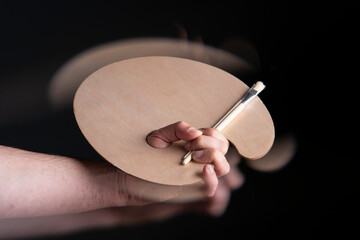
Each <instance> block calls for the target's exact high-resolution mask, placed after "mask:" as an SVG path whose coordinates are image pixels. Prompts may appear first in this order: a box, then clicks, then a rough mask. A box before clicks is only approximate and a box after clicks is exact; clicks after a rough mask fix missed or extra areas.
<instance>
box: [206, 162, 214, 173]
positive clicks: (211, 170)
mask: <svg viewBox="0 0 360 240" xmlns="http://www.w3.org/2000/svg"><path fill="white" fill-rule="evenodd" d="M205 169H206V171H207V172H208V173H210V174H213V173H214V168H213V167H212V166H211V165H209V164H208V165H206V166H205Z"/></svg>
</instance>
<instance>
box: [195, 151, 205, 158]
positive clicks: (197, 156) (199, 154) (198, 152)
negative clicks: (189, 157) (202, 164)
mask: <svg viewBox="0 0 360 240" xmlns="http://www.w3.org/2000/svg"><path fill="white" fill-rule="evenodd" d="M203 155H204V151H203V150H198V151H195V152H194V153H193V157H194V158H201V157H202V156H203Z"/></svg>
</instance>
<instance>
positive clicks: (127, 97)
mask: <svg viewBox="0 0 360 240" xmlns="http://www.w3.org/2000/svg"><path fill="white" fill-rule="evenodd" d="M248 89H249V87H248V86H246V84H244V83H243V82H242V81H240V80H239V79H237V78H236V77H234V76H232V75H231V74H229V73H227V72H225V71H223V70H221V69H218V68H215V67H213V66H211V65H207V64H204V63H200V62H196V61H193V60H187V59H182V58H175V57H141V58H133V59H129V60H124V61H120V62H116V63H113V64H110V65H107V66H105V67H103V68H101V69H99V70H97V71H96V72H94V73H93V74H91V75H90V76H89V77H88V78H87V79H86V80H85V81H84V82H83V83H82V84H81V85H80V87H79V88H78V90H77V92H76V95H75V99H74V113H75V117H76V120H77V123H78V125H79V127H80V129H81V131H82V133H83V134H84V136H85V137H86V139H87V140H88V141H89V143H90V144H91V145H92V146H93V147H94V149H95V150H96V151H97V152H98V153H99V154H101V155H102V156H103V157H104V158H105V159H106V160H107V161H109V162H110V163H112V164H113V165H114V166H116V167H118V168H120V169H121V170H123V171H125V172H126V173H128V174H131V175H133V176H135V177H138V178H141V179H143V180H147V181H150V182H154V183H159V184H166V185H176V186H179V185H186V184H192V183H195V182H198V181H201V180H202V168H203V164H199V163H195V162H190V163H189V164H187V165H182V164H181V159H182V157H183V155H184V154H185V153H186V151H185V150H184V148H183V142H177V143H173V144H172V145H171V146H169V147H168V148H166V149H156V148H153V147H151V146H149V145H148V144H147V142H146V140H145V137H146V136H147V134H148V133H149V132H151V131H152V130H155V129H158V128H161V127H164V126H166V125H169V124H171V123H174V122H177V121H179V120H182V121H185V122H187V123H189V124H190V125H192V126H194V127H196V128H201V127H210V126H213V125H214V123H216V122H217V121H218V120H219V119H220V118H221V117H222V116H223V115H224V114H225V113H226V112H227V111H228V110H229V109H230V108H231V107H232V106H233V105H234V103H236V102H237V101H238V100H239V99H240V98H241V96H243V95H244V93H245V92H246V91H247V90H248ZM222 133H223V134H224V135H225V137H226V138H227V139H228V140H229V141H230V142H232V143H233V144H234V145H235V147H236V149H237V150H238V152H239V154H240V155H241V156H243V157H245V158H248V159H257V158H260V157H262V156H264V155H265V154H266V153H267V152H268V151H269V150H270V148H271V146H272V143H273V141H274V135H275V133H274V125H273V122H272V119H271V116H270V114H269V112H268V111H267V109H266V107H265V105H264V104H263V103H262V101H261V100H260V98H259V97H256V98H255V99H254V100H253V101H252V102H251V103H250V104H249V105H248V106H247V107H246V108H245V109H244V110H243V111H242V112H241V113H240V114H239V116H237V117H236V118H235V119H234V120H233V121H232V122H231V123H230V124H229V125H228V126H227V127H226V128H225V129H223V130H222Z"/></svg>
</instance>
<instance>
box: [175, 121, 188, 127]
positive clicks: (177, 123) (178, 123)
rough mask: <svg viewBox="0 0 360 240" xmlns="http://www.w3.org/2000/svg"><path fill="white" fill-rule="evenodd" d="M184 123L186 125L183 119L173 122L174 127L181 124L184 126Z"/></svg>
mask: <svg viewBox="0 0 360 240" xmlns="http://www.w3.org/2000/svg"><path fill="white" fill-rule="evenodd" d="M184 125H186V123H185V122H184V121H178V122H176V123H175V126H176V127H181V126H184Z"/></svg>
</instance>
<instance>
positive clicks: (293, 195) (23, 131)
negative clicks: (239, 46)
mask: <svg viewBox="0 0 360 240" xmlns="http://www.w3.org/2000/svg"><path fill="white" fill-rule="evenodd" d="M358 10H359V9H358V8H355V6H353V5H352V4H351V3H350V2H347V1H341V3H338V2H331V3H330V2H327V1H326V2H324V3H321V2H317V1H309V2H306V1H301V2H297V3H294V1H289V2H287V1H237V2H235V3H230V2H224V1H219V2H210V1H209V2H206V1H203V2H193V1H189V2H185V1H98V2H87V1H76V2H75V1H74V2H66V1H7V2H5V1H2V2H0V36H1V37H0V94H1V95H0V100H1V101H0V118H1V119H2V121H0V123H3V124H2V125H1V126H0V144H2V145H8V146H14V147H19V148H23V149H28V150H33V151H39V152H45V153H52V154H61V155H66V156H72V157H81V158H93V157H94V156H95V155H96V153H95V152H93V151H92V150H91V148H90V147H89V146H88V144H87V143H86V142H84V140H83V138H82V136H81V133H80V132H79V130H78V129H77V127H76V123H75V121H74V119H73V115H72V110H71V109H69V110H63V111H61V112H52V109H51V107H50V104H49V103H48V101H47V96H46V90H47V84H48V82H49V80H50V78H51V76H52V75H53V74H54V72H55V71H56V70H57V69H58V68H59V67H60V66H61V64H63V63H64V62H65V61H66V60H68V59H69V58H71V57H72V56H74V55H75V54H77V53H79V52H80V51H82V50H85V49H87V48H89V47H92V46H94V45H97V44H100V43H104V42H109V41H112V40H119V39H127V38H133V37H153V36H155V37H158V36H160V37H177V35H178V32H177V29H176V27H175V26H177V25H181V26H183V27H184V28H185V29H186V30H187V32H188V36H189V38H190V39H192V38H197V37H198V36H201V38H202V39H203V41H204V43H205V44H208V45H211V46H215V47H217V46H220V45H221V44H222V43H223V42H224V41H225V40H227V39H229V38H232V37H241V38H243V39H246V40H247V41H248V42H250V43H251V44H252V45H254V46H255V48H256V49H257V51H258V53H259V56H260V60H261V72H260V73H259V74H258V75H256V76H252V77H249V76H247V77H246V76H244V78H242V76H239V78H241V79H243V80H244V81H245V82H247V81H248V82H247V83H248V84H251V83H252V82H253V80H254V78H255V79H262V80H263V81H264V82H265V83H266V85H267V87H268V89H267V91H264V93H263V95H262V99H263V101H264V102H265V103H266V106H267V107H268V109H269V111H270V113H271V115H272V117H273V120H274V123H275V128H276V133H277V135H282V134H285V133H291V134H293V135H294V136H295V137H296V140H297V152H296V155H295V157H294V159H293V160H292V161H291V162H290V163H289V164H288V165H287V166H286V167H285V168H284V169H282V170H280V171H278V172H275V173H259V172H256V171H254V170H252V169H249V168H248V167H247V166H245V165H241V166H240V167H241V169H242V171H243V172H244V174H245V177H246V182H245V185H244V186H243V187H242V188H241V189H240V190H238V191H236V192H234V194H233V197H232V200H231V202H230V205H229V207H228V210H227V212H226V213H225V215H223V216H222V217H219V218H211V217H206V216H198V215H190V216H189V215H185V216H178V217H175V218H173V219H171V220H169V221H166V222H161V223H152V224H148V225H142V226H138V227H128V228H126V227H120V228H112V229H102V230H98V229H94V230H91V231H85V232H79V233H75V234H71V235H65V236H62V235H61V236H57V237H52V238H55V239H82V238H85V239H95V238H98V237H99V236H102V237H107V238H110V237H114V238H123V237H130V236H131V237H132V238H142V237H160V238H164V239H165V238H166V239H167V238H170V235H169V234H171V235H175V237H176V238H188V237H192V236H197V237H206V236H207V237H217V236H219V237H220V236H229V237H232V238H235V237H236V238H239V239H240V238H245V239H248V238H252V239H256V238H265V237H284V238H285V237H286V238H291V239H294V238H312V237H313V238H319V237H325V236H326V237H329V236H342V237H344V236H356V235H358V233H357V229H356V228H357V226H358V224H359V221H358V219H357V217H358V214H359V211H358V210H359V209H358V201H359V198H358V197H357V196H356V194H357V193H359V177H358V174H359V173H358V171H359V160H358V159H357V157H356V155H355V152H356V147H357V143H358V135H357V131H356V130H357V125H356V123H357V121H356V118H357V112H358V111H357V110H358V108H357V107H356V105H357V101H356V100H357V99H356V96H357V95H358V93H357V92H358V79H359V77H358V75H357V69H356V68H357V66H358V62H359V61H358V42H359V38H358V37H357V34H356V33H357V31H358V29H359V17H358ZM24 86H25V87H24ZM20 88H21V89H20ZM24 109H25V110H24ZM19 112H21V113H19ZM34 113H36V114H34ZM32 115H36V117H33V116H32ZM25 117H26V118H25ZM18 118H24V120H21V121H20V120H19V119H18ZM0 194H1V193H0ZM171 238H173V237H171Z"/></svg>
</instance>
